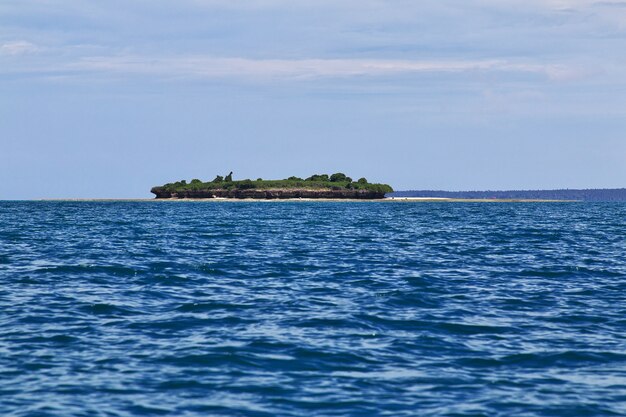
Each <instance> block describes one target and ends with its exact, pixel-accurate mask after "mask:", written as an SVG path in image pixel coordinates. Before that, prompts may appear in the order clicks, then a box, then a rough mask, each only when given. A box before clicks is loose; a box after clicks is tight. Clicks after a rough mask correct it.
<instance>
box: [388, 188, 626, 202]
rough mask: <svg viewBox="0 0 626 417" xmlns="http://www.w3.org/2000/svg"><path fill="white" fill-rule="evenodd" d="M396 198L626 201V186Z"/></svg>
mask: <svg viewBox="0 0 626 417" xmlns="http://www.w3.org/2000/svg"><path fill="white" fill-rule="evenodd" d="M387 197H395V198H447V199H454V200H459V199H461V200H486V201H491V200H542V201H563V200H568V201H596V202H604V201H606V202H610V201H626V188H605V189H600V188H592V189H556V190H508V191H490V190H487V191H442V190H407V191H396V192H393V193H389V194H387Z"/></svg>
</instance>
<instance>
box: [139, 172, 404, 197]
mask: <svg viewBox="0 0 626 417" xmlns="http://www.w3.org/2000/svg"><path fill="white" fill-rule="evenodd" d="M150 192H151V193H153V194H154V195H156V198H157V199H219V198H229V199H244V198H250V199H262V200H270V199H292V198H293V199H355V200H376V199H383V198H385V194H387V193H391V192H393V189H392V188H391V187H390V186H389V185H387V184H372V183H370V182H368V181H367V179H365V178H359V179H358V180H357V181H353V180H352V178H350V177H348V176H347V175H345V174H343V173H341V172H338V173H335V174H332V175H328V174H316V175H312V176H310V177H308V178H306V179H302V178H299V177H289V178H287V179H284V180H264V179H261V178H258V179H257V180H254V181H253V180H251V179H244V180H233V173H232V172H231V173H229V174H228V175H226V176H224V177H223V176H221V175H217V176H216V177H215V179H214V180H213V181H210V182H203V181H201V180H199V179H193V180H191V182H189V183H188V182H187V181H186V180H182V181H177V182H173V183H168V184H165V185H162V186H158V187H153V188H152V189H151V190H150Z"/></svg>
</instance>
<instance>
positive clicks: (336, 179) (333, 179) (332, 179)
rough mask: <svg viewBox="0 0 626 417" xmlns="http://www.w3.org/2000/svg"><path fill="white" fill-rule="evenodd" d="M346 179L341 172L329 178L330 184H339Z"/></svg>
mask: <svg viewBox="0 0 626 417" xmlns="http://www.w3.org/2000/svg"><path fill="white" fill-rule="evenodd" d="M347 178H348V177H346V174H344V173H341V172H337V173H335V174H333V175H331V176H330V182H340V181H346V179H347Z"/></svg>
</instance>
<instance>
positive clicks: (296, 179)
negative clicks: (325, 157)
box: [287, 177, 302, 181]
mask: <svg viewBox="0 0 626 417" xmlns="http://www.w3.org/2000/svg"><path fill="white" fill-rule="evenodd" d="M287 181H302V178H298V177H289V178H287Z"/></svg>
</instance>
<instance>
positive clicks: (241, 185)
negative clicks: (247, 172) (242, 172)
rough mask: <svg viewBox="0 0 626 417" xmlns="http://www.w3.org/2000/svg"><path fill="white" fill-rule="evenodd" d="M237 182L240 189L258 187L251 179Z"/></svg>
mask: <svg viewBox="0 0 626 417" xmlns="http://www.w3.org/2000/svg"><path fill="white" fill-rule="evenodd" d="M236 184H237V185H236V186H237V189H239V190H249V189H251V188H256V184H255V183H253V182H252V181H251V180H243V181H238V182H237V183H236Z"/></svg>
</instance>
